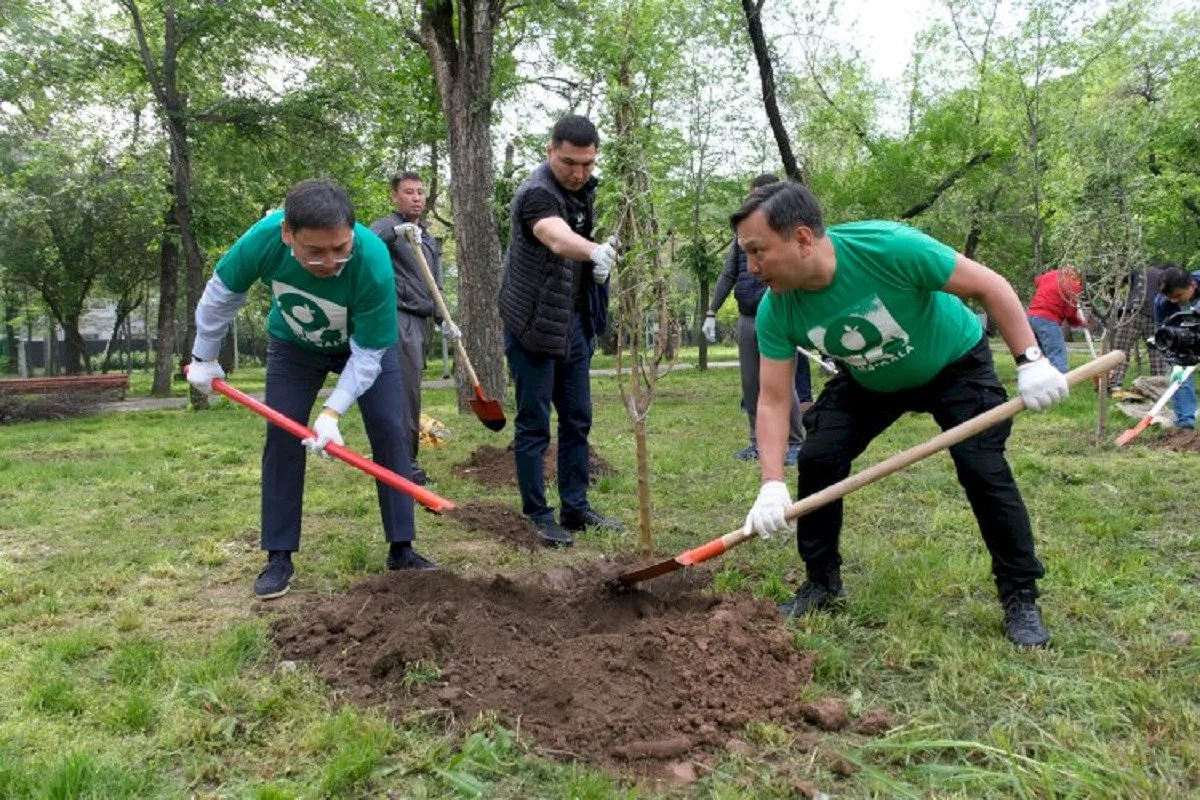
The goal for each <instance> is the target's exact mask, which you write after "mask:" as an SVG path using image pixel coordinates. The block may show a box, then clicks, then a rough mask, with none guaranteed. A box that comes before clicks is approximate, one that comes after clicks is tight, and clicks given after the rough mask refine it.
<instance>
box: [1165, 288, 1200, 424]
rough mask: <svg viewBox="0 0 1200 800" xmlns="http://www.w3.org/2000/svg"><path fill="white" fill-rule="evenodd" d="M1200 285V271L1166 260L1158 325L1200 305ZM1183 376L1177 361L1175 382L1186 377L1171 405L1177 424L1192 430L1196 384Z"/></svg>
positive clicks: (1173, 370) (1191, 378)
mask: <svg viewBox="0 0 1200 800" xmlns="http://www.w3.org/2000/svg"><path fill="white" fill-rule="evenodd" d="M1198 286H1200V272H1188V271H1187V270H1185V269H1183V268H1182V267H1178V266H1176V265H1174V264H1164V265H1163V270H1162V275H1161V276H1160V277H1159V283H1158V295H1157V296H1156V297H1155V298H1154V325H1155V327H1156V328H1157V327H1158V326H1160V325H1162V324H1163V323H1165V322H1166V321H1167V320H1168V319H1170V317H1171V315H1172V314H1175V313H1178V312H1180V311H1190V310H1192V309H1194V308H1196V307H1197V306H1200V294H1198V293H1197V291H1196V289H1197V287H1198ZM1183 378H1184V369H1183V366H1182V365H1180V364H1175V365H1174V367H1173V368H1172V369H1171V383H1176V382H1178V381H1182V383H1181V384H1180V386H1179V389H1178V390H1176V392H1175V395H1174V396H1173V397H1172V398H1171V406H1172V408H1174V409H1175V425H1176V426H1178V427H1180V428H1183V429H1184V430H1189V431H1190V430H1194V429H1195V427H1196V405H1197V403H1196V384H1195V381H1194V379H1193V376H1191V375H1189V376H1188V377H1187V380H1184V379H1183Z"/></svg>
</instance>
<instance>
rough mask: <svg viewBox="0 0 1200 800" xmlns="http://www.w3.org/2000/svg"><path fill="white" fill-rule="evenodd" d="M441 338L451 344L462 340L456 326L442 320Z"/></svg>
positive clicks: (460, 332)
mask: <svg viewBox="0 0 1200 800" xmlns="http://www.w3.org/2000/svg"><path fill="white" fill-rule="evenodd" d="M442 336H443V337H445V339H446V341H447V342H450V343H451V344H453V343H454V342H457V341H458V340H459V339H461V338H462V331H460V330H459V329H458V326H457V325H455V324H454V323H453V322H451V321H450V320H448V319H446V320H442Z"/></svg>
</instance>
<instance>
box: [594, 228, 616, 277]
mask: <svg viewBox="0 0 1200 800" xmlns="http://www.w3.org/2000/svg"><path fill="white" fill-rule="evenodd" d="M618 244H619V242H618V241H617V237H615V236H610V237H608V241H606V242H605V243H604V244H598V245H596V249H595V250H593V251H592V256H591V257H592V277H593V278H595V279H596V283H604V282H605V281H606V280H608V273H610V272H612V268H613V267H614V266H616V264H617V245H618Z"/></svg>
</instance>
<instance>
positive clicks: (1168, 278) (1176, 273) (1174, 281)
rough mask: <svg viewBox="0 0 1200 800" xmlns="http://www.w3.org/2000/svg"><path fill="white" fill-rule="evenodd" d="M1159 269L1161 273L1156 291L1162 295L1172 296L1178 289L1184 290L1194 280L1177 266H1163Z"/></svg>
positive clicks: (1190, 274) (1188, 273)
mask: <svg viewBox="0 0 1200 800" xmlns="http://www.w3.org/2000/svg"><path fill="white" fill-rule="evenodd" d="M1160 268H1161V269H1162V271H1163V272H1162V277H1161V278H1160V279H1159V281H1158V291H1159V292H1160V293H1162V294H1174V293H1175V292H1178V291H1179V290H1180V289H1186V288H1188V287H1189V286H1191V285H1192V282H1193V280H1195V279H1194V278H1192V273H1190V272H1188V271H1187V270H1185V269H1183V268H1182V267H1180V266H1179V265H1178V264H1163V265H1162V266H1161V267H1160Z"/></svg>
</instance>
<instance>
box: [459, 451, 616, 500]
mask: <svg viewBox="0 0 1200 800" xmlns="http://www.w3.org/2000/svg"><path fill="white" fill-rule="evenodd" d="M545 463H546V466H545V470H546V482H547V483H553V482H554V481H555V480H557V478H558V442H551V443H550V447H548V448H547V449H546V459H545ZM450 471H451V472H453V473H454V474H455V475H458V476H459V477H462V478H470V479H471V480H473V481H475V482H476V483H481V484H483V485H484V486H487V487H488V488H491V489H499V488H502V487H506V486H516V485H517V464H516V462H515V461H514V460H513V449H512V445H511V444H510V445H509V446H508V447H505V448H503V449H501V448H499V447H492V446H491V445H486V444H485V445H484V446H482V447H480V448H479V449H478V450H476V451H475V452H473V453H471V457H470V458H468V459H467V460H466V461H464V462H462V463H461V464H455V465H454V466H453V467H451V468H450ZM613 472H615V470H613V468H612V465H611V464H609V463H608V462H607V461H605V460H604V459H603V458H601V457H600V455H599V454H598V453H597V452H596V451H595V450H593V449H591V448H588V477H589V478H590V479H591V481H592V482H593V483H594V482H595V481H596V478H597V477H599V476H600V475H610V474H612V473H613Z"/></svg>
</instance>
